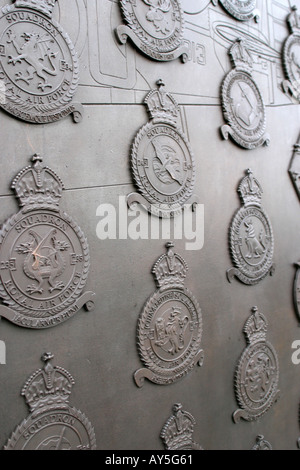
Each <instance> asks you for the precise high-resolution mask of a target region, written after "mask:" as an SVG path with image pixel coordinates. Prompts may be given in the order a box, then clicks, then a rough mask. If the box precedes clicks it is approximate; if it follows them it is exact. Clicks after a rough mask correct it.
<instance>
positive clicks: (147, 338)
mask: <svg viewBox="0 0 300 470" xmlns="http://www.w3.org/2000/svg"><path fill="white" fill-rule="evenodd" d="M173 246H174V245H173V243H168V244H167V253H166V254H164V255H162V256H161V257H160V258H159V259H158V260H157V262H156V263H155V265H154V267H153V270H152V273H153V274H154V276H155V278H156V281H157V283H158V287H159V289H158V290H157V291H156V292H155V293H154V294H153V295H152V296H151V297H150V299H149V300H148V301H147V302H146V304H145V307H144V310H143V312H142V313H141V316H140V318H139V322H138V333H137V336H138V350H139V353H140V358H141V360H142V362H143V363H144V365H145V366H146V367H145V368H143V369H139V370H138V371H136V372H135V374H134V379H135V382H136V385H137V386H138V387H142V385H143V383H144V379H145V378H147V379H148V380H150V381H151V382H154V383H156V384H159V385H168V384H171V383H173V382H176V381H177V380H179V379H181V378H182V377H184V376H185V375H187V374H188V373H189V372H190V371H191V370H192V369H193V368H194V366H195V365H196V364H197V363H198V364H199V365H200V366H201V365H202V364H203V360H204V353H203V350H202V349H201V348H200V343H201V337H202V315H201V310H200V307H199V305H198V302H197V300H196V299H195V297H194V296H193V295H192V294H191V292H189V291H188V290H187V289H186V288H185V287H184V281H185V278H186V273H187V270H188V267H187V264H186V262H185V261H184V259H183V258H182V257H181V256H180V255H178V254H176V253H174V251H173V249H172V248H173Z"/></svg>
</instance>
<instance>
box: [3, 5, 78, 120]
mask: <svg viewBox="0 0 300 470" xmlns="http://www.w3.org/2000/svg"><path fill="white" fill-rule="evenodd" d="M55 2H56V0H16V1H15V3H14V5H13V6H12V5H7V6H6V7H4V8H3V9H2V16H1V17H0V80H1V83H2V89H1V92H2V93H1V95H2V96H1V100H0V106H1V107H2V108H3V109H4V110H5V111H7V112H9V113H10V114H13V115H14V116H15V117H17V118H19V119H22V120H24V121H27V122H31V123H35V124H47V123H49V122H53V121H58V120H60V119H62V118H63V117H65V116H67V115H68V114H71V113H72V114H73V117H74V121H75V122H79V121H80V120H81V118H82V109H83V108H82V105H80V104H78V103H72V99H73V95H74V94H75V91H76V89H77V85H78V79H79V66H78V60H77V56H76V53H75V50H74V46H73V44H72V43H71V40H70V38H69V37H68V35H67V34H66V33H65V32H64V31H63V29H62V27H61V26H60V25H59V24H58V23H56V22H55V21H54V20H53V19H52V11H53V8H54V5H55Z"/></svg>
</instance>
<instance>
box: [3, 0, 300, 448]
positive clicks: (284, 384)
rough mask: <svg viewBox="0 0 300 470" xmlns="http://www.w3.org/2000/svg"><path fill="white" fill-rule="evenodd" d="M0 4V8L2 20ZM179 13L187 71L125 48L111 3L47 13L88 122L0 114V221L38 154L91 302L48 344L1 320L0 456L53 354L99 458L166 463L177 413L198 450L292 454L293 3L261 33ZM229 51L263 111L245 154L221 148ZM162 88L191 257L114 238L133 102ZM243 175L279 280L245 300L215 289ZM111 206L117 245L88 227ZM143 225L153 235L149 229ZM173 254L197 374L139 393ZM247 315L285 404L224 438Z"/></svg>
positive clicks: (274, 8)
mask: <svg viewBox="0 0 300 470" xmlns="http://www.w3.org/2000/svg"><path fill="white" fill-rule="evenodd" d="M7 3H10V1H9V0H0V6H1V7H2V6H4V5H6V4H7ZM181 5H182V9H183V15H184V20H185V29H184V39H183V40H184V43H185V44H186V45H187V47H188V49H189V53H190V54H189V60H188V61H187V62H186V63H182V62H181V61H180V60H172V61H169V62H160V61H155V60H153V59H150V58H148V57H147V56H145V55H144V54H141V53H140V52H139V50H138V49H137V48H136V47H135V45H134V44H132V42H131V41H127V43H126V44H120V43H119V42H118V40H117V38H116V36H115V29H116V28H117V27H118V26H119V25H120V24H122V22H123V19H122V16H121V12H120V8H119V2H118V1H117V0H86V1H85V0H58V2H57V4H56V6H55V8H54V16H53V18H54V19H55V20H56V21H57V22H58V23H59V24H61V26H62V28H63V29H64V31H67V32H68V34H69V36H70V38H71V40H72V43H73V44H74V47H75V49H76V51H77V53H78V60H79V69H80V78H79V84H78V88H77V91H76V101H78V102H80V103H82V104H83V107H84V117H83V120H82V122H81V123H78V124H75V123H74V122H73V120H72V118H71V116H67V117H65V118H64V119H62V120H60V121H59V122H53V123H48V124H45V125H43V124H41V125H37V124H31V123H26V122H23V121H20V120H18V119H16V118H15V117H14V116H12V115H10V114H8V113H5V111H3V110H0V114H1V136H2V138H1V172H0V194H1V196H0V219H1V220H0V222H1V223H4V222H5V220H7V219H8V218H9V217H11V216H12V214H15V213H16V212H18V204H17V202H16V200H15V197H14V196H13V195H12V193H11V190H10V185H11V181H12V180H13V178H14V177H15V175H16V173H17V172H18V171H19V169H20V168H23V167H24V166H25V165H26V164H28V165H29V164H30V159H31V157H32V155H33V154H35V153H38V154H41V155H43V157H44V161H45V162H47V164H48V165H49V166H50V167H51V168H52V169H55V171H57V173H58V174H59V175H60V177H61V178H62V180H63V181H64V184H65V188H66V189H65V191H64V197H63V200H62V201H61V210H63V211H65V212H66V213H68V214H71V215H72V218H74V220H76V222H77V223H78V224H79V226H80V228H81V229H82V230H83V232H84V233H85V235H86V238H87V240H88V243H89V249H90V255H91V266H90V271H89V277H88V280H87V284H86V289H87V290H88V291H93V292H95V293H96V295H97V304H96V308H95V310H94V311H93V312H84V311H82V312H80V313H78V314H76V315H75V316H74V317H73V318H71V319H69V320H68V321H67V322H65V323H63V324H61V325H58V326H56V327H55V328H51V329H49V330H38V331H36V330H27V329H24V328H20V327H17V326H16V325H14V324H12V323H10V322H8V321H7V320H5V319H1V320H0V341H3V342H5V346H6V364H5V365H4V364H0V378H1V380H0V382H1V385H0V403H1V405H0V422H1V426H0V447H1V448H2V447H3V446H4V445H5V444H6V442H7V441H8V439H9V437H10V435H11V433H12V432H13V430H14V429H15V428H16V426H17V425H18V424H19V423H21V422H22V420H23V419H24V417H26V416H27V415H28V410H27V407H26V403H25V402H24V399H23V398H22V397H21V395H20V390H21V387H22V386H23V384H24V380H26V379H27V377H29V376H30V375H31V374H32V371H34V370H35V369H36V367H37V358H38V357H39V356H40V354H41V352H43V351H53V352H55V363H56V364H60V365H62V366H63V367H64V368H66V369H67V370H68V371H70V372H71V373H72V375H73V376H74V377H75V378H76V387H74V389H73V391H72V403H74V404H75V406H76V407H78V409H80V410H84V413H85V414H86V416H88V417H89V420H90V421H91V423H92V425H93V427H94V430H95V436H96V441H97V448H99V449H157V450H162V449H163V444H162V441H161V439H160V430H161V428H162V426H163V423H164V421H165V419H167V418H168V416H169V415H170V408H171V406H172V404H174V403H182V404H183V405H184V409H186V410H188V412H189V413H191V415H192V416H193V417H194V418H195V420H196V422H197V426H196V427H195V428H194V434H193V440H194V441H195V442H198V443H200V444H201V446H203V448H204V449H206V450H214V449H233V450H243V449H245V450H247V449H249V448H250V447H251V443H254V442H255V439H256V436H258V435H264V436H267V439H268V441H269V442H271V443H272V448H273V449H274V450H275V449H296V448H297V439H298V437H299V421H298V409H299V389H300V375H299V373H298V372H299V369H298V368H299V367H300V366H299V365H298V366H297V365H295V364H293V363H292V360H291V355H292V348H291V345H292V343H293V341H295V340H298V339H299V328H298V318H297V315H295V308H294V299H293V284H294V278H295V267H294V263H295V261H296V260H298V259H299V257H300V247H299V233H300V221H299V211H300V206H299V198H298V196H297V193H296V191H295V190H294V188H293V186H292V184H291V180H290V176H289V173H288V170H289V166H290V162H291V156H292V153H293V148H294V145H295V142H296V141H297V139H298V137H299V122H300V108H299V103H296V102H295V99H294V98H293V97H292V96H290V95H289V94H285V93H284V92H283V90H282V82H283V80H284V79H285V78H286V77H285V74H284V69H283V63H282V46H283V43H284V41H285V40H286V38H287V37H288V36H289V35H290V32H289V29H288V27H287V22H286V19H287V16H288V15H289V13H290V5H289V2H288V0H281V1H275V0H267V1H266V0H257V2H256V6H257V8H258V10H259V11H260V14H261V17H260V22H259V23H256V22H255V21H254V20H250V21H246V22H244V21H239V20H236V19H234V18H233V17H232V16H230V15H229V14H228V12H226V10H225V9H224V8H223V7H222V6H221V5H220V4H218V5H217V6H214V5H213V4H212V2H211V1H210V0H181ZM240 37H241V38H243V39H245V40H246V41H247V43H248V44H249V45H250V48H251V53H252V55H253V59H254V63H253V72H252V73H253V79H254V80H255V83H256V84H257V86H258V88H259V90H260V92H261V94H262V96H263V99H264V103H265V107H266V121H267V131H268V133H269V134H270V145H269V146H268V147H259V148H255V149H252V150H245V149H242V148H240V147H239V146H238V145H236V144H235V143H234V142H232V141H231V140H229V141H227V142H224V140H223V139H222V136H221V135H220V128H221V127H222V126H223V124H224V118H223V113H222V108H221V99H220V86H221V83H222V80H223V78H224V76H225V75H226V74H227V73H229V72H230V71H231V69H232V65H231V63H230V59H229V56H228V49H229V48H230V46H231V45H232V43H233V42H234V41H235V40H236V39H237V38H240ZM158 78H161V79H162V80H163V81H164V82H165V83H166V84H167V88H168V91H169V92H170V93H171V94H172V95H173V96H174V98H175V99H176V101H177V102H178V104H179V111H180V115H179V121H180V126H181V128H182V131H183V133H184V134H185V135H186V136H187V138H188V141H189V142H190V144H191V147H192V148H193V154H194V160H195V187H194V194H195V195H196V196H197V197H198V199H199V203H200V204H199V205H201V204H203V205H204V214H205V218H204V225H203V224H202V223H201V222H200V221H199V220H198V232H197V233H198V234H199V236H200V234H201V231H202V229H203V230H204V244H203V246H202V243H198V249H187V248H186V245H187V242H189V243H190V244H191V240H187V238H183V239H180V238H177V239H176V237H175V236H174V233H171V236H170V234H167V235H168V236H166V237H163V236H162V235H160V236H159V237H157V238H154V239H152V240H150V239H146V238H144V239H137V240H135V239H133V238H132V237H129V235H128V233H126V230H125V231H124V230H123V224H122V223H121V220H124V214H126V215H127V222H128V225H129V224H130V222H132V225H131V227H134V223H135V222H136V225H138V221H137V216H138V214H137V213H136V214H135V213H134V211H133V210H132V211H128V209H127V207H126V196H127V194H129V193H130V192H132V191H134V190H135V187H134V184H133V181H132V175H131V171H130V161H129V155H130V150H131V144H132V142H133V140H134V138H135V136H136V133H137V130H138V129H139V128H140V127H141V125H143V123H145V122H147V121H148V116H147V111H146V109H145V106H144V99H145V97H146V95H147V94H148V92H149V91H150V90H152V89H153V88H155V83H156V81H157V79H158ZM246 168H251V169H252V170H253V173H254V174H255V176H256V177H257V178H258V180H259V182H260V184H261V186H262V187H263V190H264V193H263V206H264V209H265V210H266V212H267V213H268V216H269V218H270V220H272V228H273V232H274V240H275V243H274V260H273V261H274V263H275V264H276V273H275V275H274V276H272V277H270V276H268V277H266V278H265V279H263V281H262V282H260V283H259V284H257V285H255V286H247V285H244V284H242V283H240V282H233V283H231V284H229V283H228V281H227V279H226V269H227V268H228V267H229V266H230V263H231V258H230V253H229V249H228V228H229V225H230V222H231V220H232V215H233V210H234V209H235V208H238V207H239V204H240V201H239V197H238V194H237V185H238V182H239V181H240V178H241V176H242V175H243V174H244V171H245V169H246ZM103 204H105V205H106V207H103ZM99 206H100V207H101V208H102V209H101V210H99ZM111 206H113V207H114V208H115V211H116V215H117V216H118V218H117V221H116V232H117V236H116V237H115V239H114V238H111V239H100V238H101V237H100V238H99V236H100V235H101V230H100V229H101V226H100V225H99V223H100V222H101V220H103V219H104V218H105V210H109V208H110V207H111ZM101 214H102V215H101ZM106 216H107V214H106ZM194 217H195V219H194V222H196V220H197V219H196V214H194ZM140 221H142V222H144V221H149V214H143V216H141V218H140ZM160 223H161V224H165V223H166V221H165V222H163V221H162V220H161V222H160ZM173 226H174V222H172V224H171V228H172V230H171V232H174V230H173ZM189 229H191V227H189ZM102 235H103V234H102ZM175 235H176V234H175ZM186 235H189V233H186ZM102 238H104V237H102ZM168 240H173V241H174V242H175V244H176V251H177V252H178V253H180V254H181V255H182V256H183V258H184V259H185V261H186V263H187V264H188V266H189V274H188V282H187V286H188V289H189V290H190V291H191V292H192V293H193V295H194V296H195V297H196V298H197V300H198V301H199V304H200V305H201V311H202V316H203V318H202V320H203V337H202V341H201V347H202V348H203V350H204V351H205V363H204V365H203V367H202V368H199V367H196V368H194V369H193V371H192V372H191V373H190V374H188V375H186V376H185V377H183V378H182V380H180V381H178V382H176V383H173V384H170V385H168V386H166V387H160V386H158V385H156V384H152V383H151V382H149V381H147V384H145V386H144V387H142V388H138V387H137V386H136V385H135V383H134V380H133V376H132V373H133V371H134V370H136V369H138V368H139V367H140V358H139V355H138V352H137V348H136V325H137V321H138V317H139V315H140V313H141V311H142V309H143V306H144V303H145V299H147V298H148V297H149V296H150V295H151V294H152V293H153V291H154V288H153V276H152V274H151V270H152V266H153V262H154V260H155V259H156V258H157V256H158V255H159V254H160V253H162V252H163V247H164V246H165V243H166V242H167V241H168ZM192 241H193V240H192ZM192 247H193V248H195V247H196V244H194V246H192ZM199 247H201V249H199ZM190 248H191V247H190ZM252 305H259V309H260V311H262V312H265V313H266V315H267V317H268V322H269V327H268V341H269V342H270V343H271V344H272V346H273V347H274V349H275V350H276V352H277V355H278V360H279V364H280V378H279V389H280V395H281V398H280V400H279V401H278V402H277V403H276V405H274V406H272V407H271V408H270V409H269V410H268V412H267V413H265V414H264V415H263V416H261V417H260V418H259V419H258V420H256V421H252V422H247V421H244V420H242V421H241V422H240V423H239V424H234V423H233V421H232V412H233V411H234V410H235V409H236V407H237V404H236V398H235V393H234V373H235V369H236V361H237V359H238V358H239V357H240V354H241V351H243V349H244V348H245V340H244V338H243V335H242V329H243V326H244V324H245V322H246V320H247V318H248V316H249V307H251V306H252ZM0 363H1V361H0Z"/></svg>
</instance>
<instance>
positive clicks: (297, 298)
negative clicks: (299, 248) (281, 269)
mask: <svg viewBox="0 0 300 470" xmlns="http://www.w3.org/2000/svg"><path fill="white" fill-rule="evenodd" d="M295 266H296V268H297V271H296V276H295V282H294V304H295V310H296V314H297V317H298V320H299V321H300V261H299V263H296V264H295Z"/></svg>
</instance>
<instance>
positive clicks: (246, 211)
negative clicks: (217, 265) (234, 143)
mask: <svg viewBox="0 0 300 470" xmlns="http://www.w3.org/2000/svg"><path fill="white" fill-rule="evenodd" d="M238 193H239V195H240V197H241V200H242V203H243V207H242V208H241V209H239V210H238V212H237V213H236V214H235V216H234V218H233V221H232V223H231V227H230V232H229V243H230V252H231V257H232V260H233V263H234V265H235V267H234V268H230V269H228V270H227V278H228V281H229V282H232V280H233V278H234V276H236V277H237V278H238V279H239V280H240V281H242V282H243V283H244V284H248V285H254V284H258V282H260V281H261V280H262V279H264V278H265V277H266V276H267V275H268V274H270V275H273V273H274V270H275V266H274V264H273V253H274V237H273V230H272V226H271V223H270V221H269V218H268V216H267V215H266V213H265V212H264V210H263V208H262V206H261V199H262V193H263V190H262V187H261V185H260V183H259V182H258V180H257V179H256V178H255V177H254V176H253V172H252V171H251V170H250V169H249V170H247V176H246V177H245V178H243V179H242V181H241V183H240V185H239V187H238Z"/></svg>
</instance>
